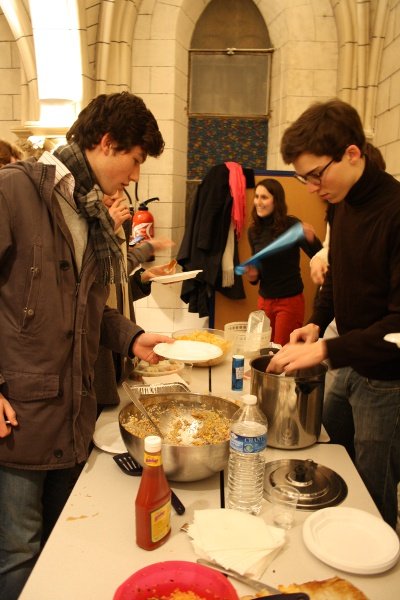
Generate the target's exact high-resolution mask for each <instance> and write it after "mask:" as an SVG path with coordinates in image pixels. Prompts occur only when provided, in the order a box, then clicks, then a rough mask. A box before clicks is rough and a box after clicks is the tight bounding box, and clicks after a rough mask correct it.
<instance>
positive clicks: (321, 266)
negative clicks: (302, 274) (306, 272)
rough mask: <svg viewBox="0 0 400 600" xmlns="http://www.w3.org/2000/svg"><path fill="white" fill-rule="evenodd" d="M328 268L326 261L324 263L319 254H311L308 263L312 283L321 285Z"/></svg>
mask: <svg viewBox="0 0 400 600" xmlns="http://www.w3.org/2000/svg"><path fill="white" fill-rule="evenodd" d="M327 270H328V263H326V262H325V261H324V260H322V258H319V256H313V258H312V260H311V263H310V275H311V279H312V280H313V282H314V283H316V284H318V285H322V284H323V283H324V280H325V275H326V272H327Z"/></svg>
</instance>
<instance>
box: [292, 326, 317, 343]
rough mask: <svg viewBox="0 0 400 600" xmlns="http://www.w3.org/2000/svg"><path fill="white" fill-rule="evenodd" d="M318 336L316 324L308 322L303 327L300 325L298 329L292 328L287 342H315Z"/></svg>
mask: <svg viewBox="0 0 400 600" xmlns="http://www.w3.org/2000/svg"><path fill="white" fill-rule="evenodd" d="M318 338H319V327H318V325H314V323H309V324H308V325H305V326H304V327H300V329H293V331H292V333H291V334H290V338H289V342H290V343H291V344H295V343H296V342H305V343H306V344H311V343H312V342H316V341H317V340H318Z"/></svg>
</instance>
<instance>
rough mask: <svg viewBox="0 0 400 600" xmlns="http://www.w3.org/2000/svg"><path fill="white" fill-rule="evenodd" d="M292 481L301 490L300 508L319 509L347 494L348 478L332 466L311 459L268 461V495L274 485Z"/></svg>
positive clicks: (266, 481) (341, 499) (265, 483)
mask: <svg viewBox="0 0 400 600" xmlns="http://www.w3.org/2000/svg"><path fill="white" fill-rule="evenodd" d="M281 484H286V485H292V486H294V487H295V488H296V489H298V490H299V492H300V498H299V503H298V505H297V506H298V508H300V509H303V510H315V509H316V508H326V507H328V506H336V505H337V504H340V502H342V501H343V500H344V499H345V498H346V496H347V485H346V482H345V481H344V479H343V478H342V477H341V476H340V475H338V473H336V472H335V471H332V469H329V468H328V467H324V466H323V465H319V464H317V463H315V462H314V461H313V460H311V459H307V460H299V459H282V460H275V461H272V462H267V463H266V464H265V474H264V498H266V499H267V500H269V494H270V490H271V488H273V487H275V486H276V485H281Z"/></svg>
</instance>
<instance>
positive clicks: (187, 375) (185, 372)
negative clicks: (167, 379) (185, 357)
mask: <svg viewBox="0 0 400 600" xmlns="http://www.w3.org/2000/svg"><path fill="white" fill-rule="evenodd" d="M192 370H193V364H192V363H187V362H185V364H184V367H183V369H182V372H181V376H182V379H184V380H185V382H186V383H187V384H188V385H189V384H190V383H191V381H192Z"/></svg>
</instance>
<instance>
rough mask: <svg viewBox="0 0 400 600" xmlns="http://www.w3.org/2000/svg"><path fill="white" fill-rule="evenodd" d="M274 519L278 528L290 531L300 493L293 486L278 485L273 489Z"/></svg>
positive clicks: (271, 495) (271, 494)
mask: <svg viewBox="0 0 400 600" xmlns="http://www.w3.org/2000/svg"><path fill="white" fill-rule="evenodd" d="M270 498H271V502H272V518H273V521H274V523H275V525H277V526H278V527H281V528H282V529H290V528H291V527H292V526H293V523H294V519H295V514H296V507H297V503H298V501H299V498H300V492H299V490H297V489H296V488H295V487H293V486H292V485H276V486H275V487H273V488H272V489H271V492H270Z"/></svg>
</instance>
